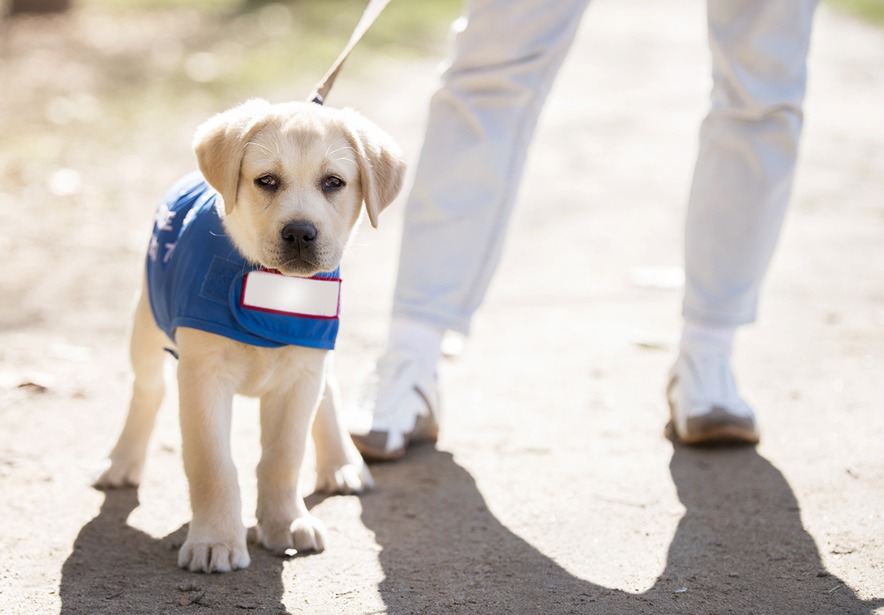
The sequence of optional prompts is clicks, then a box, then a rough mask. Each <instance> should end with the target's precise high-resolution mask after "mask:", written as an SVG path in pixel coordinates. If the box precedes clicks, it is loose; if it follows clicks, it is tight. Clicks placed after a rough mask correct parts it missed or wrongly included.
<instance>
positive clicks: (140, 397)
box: [94, 288, 168, 488]
mask: <svg viewBox="0 0 884 615" xmlns="http://www.w3.org/2000/svg"><path fill="white" fill-rule="evenodd" d="M167 344H168V341H167V339H166V337H165V334H164V333H163V332H162V331H161V330H160V328H159V327H157V325H156V322H155V321H154V318H153V314H152V313H151V310H150V303H149V300H148V297H147V289H146V288H144V289H142V292H141V297H140V298H139V299H138V304H137V306H136V308H135V317H134V319H133V322H132V337H131V341H130V347H129V356H130V361H131V363H132V371H133V374H134V378H133V379H132V397H131V400H130V402H129V414H128V415H127V417H126V424H125V426H124V427H123V431H122V433H121V434H120V438H119V439H118V440H117V444H116V446H114V448H113V450H112V451H111V453H110V455H109V456H108V458H107V459H106V460H105V462H104V468H103V471H102V472H101V474H100V476H99V477H98V479H97V480H96V481H95V483H94V485H95V486H96V487H99V488H105V487H128V486H138V484H139V483H140V482H141V472H142V470H143V468H144V460H145V457H146V456H147V445H148V442H149V441H150V435H151V432H153V427H154V423H155V421H156V416H157V411H158V410H159V408H160V405H161V404H162V401H163V396H164V394H165V389H166V384H165V381H164V378H163V364H164V362H165V350H164V346H165V345H167Z"/></svg>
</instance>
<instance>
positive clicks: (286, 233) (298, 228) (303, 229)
mask: <svg viewBox="0 0 884 615" xmlns="http://www.w3.org/2000/svg"><path fill="white" fill-rule="evenodd" d="M317 234H318V232H317V230H316V227H315V226H313V225H312V224H310V223H309V222H292V223H290V224H286V225H285V226H284V227H283V228H282V238H283V239H284V240H285V241H287V242H288V243H290V244H292V245H296V246H299V247H308V246H309V245H310V244H312V243H313V242H314V241H315V240H316V235H317Z"/></svg>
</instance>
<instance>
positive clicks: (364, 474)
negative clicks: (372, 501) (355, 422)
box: [316, 459, 374, 495]
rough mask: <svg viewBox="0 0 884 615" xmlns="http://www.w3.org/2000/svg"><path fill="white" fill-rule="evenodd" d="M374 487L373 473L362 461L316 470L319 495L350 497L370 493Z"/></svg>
mask: <svg viewBox="0 0 884 615" xmlns="http://www.w3.org/2000/svg"><path fill="white" fill-rule="evenodd" d="M373 486H374V480H373V479H372V478H371V472H370V471H369V469H368V465H366V464H365V462H363V461H362V459H359V462H358V463H347V464H344V465H342V466H337V467H324V468H317V470H316V491H317V492H319V493H338V494H343V495H350V494H354V493H362V492H364V491H368V490H369V489H371V488H372V487H373Z"/></svg>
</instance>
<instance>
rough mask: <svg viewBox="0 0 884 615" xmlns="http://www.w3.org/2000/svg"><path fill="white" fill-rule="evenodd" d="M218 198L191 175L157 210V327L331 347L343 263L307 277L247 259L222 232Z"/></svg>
mask: <svg viewBox="0 0 884 615" xmlns="http://www.w3.org/2000/svg"><path fill="white" fill-rule="evenodd" d="M217 201H218V193H217V192H215V191H214V190H213V189H212V188H211V187H210V186H209V185H208V184H207V183H206V181H205V180H204V179H203V178H202V176H201V175H200V174H199V173H192V174H190V175H187V176H186V177H184V178H182V179H181V180H179V181H178V182H177V183H176V184H175V185H174V186H173V187H172V189H171V190H170V191H169V192H168V193H167V194H166V196H165V198H164V199H163V201H162V203H160V206H159V208H158V209H157V214H156V219H155V221H154V227H153V235H152V236H151V239H150V246H149V248H148V252H147V288H148V293H149V296H150V307H151V310H152V311H153V315H154V318H155V319H156V322H157V324H158V325H159V327H160V328H161V329H162V330H163V331H165V332H166V335H168V336H169V339H171V340H172V341H174V340H175V329H177V328H178V327H190V328H192V329H200V330H202V331H207V332H209V333H215V334H217V335H221V336H224V337H228V338H231V339H234V340H237V341H240V342H244V343H246V344H251V345H253V346H264V347H270V348H276V347H279V346H286V345H296V346H307V347H310V348H322V349H326V350H331V349H333V348H334V346H335V338H336V337H337V333H338V324H339V322H338V306H339V302H338V298H339V296H340V284H341V279H340V269H337V270H335V271H333V272H331V273H319V274H317V275H315V276H313V277H312V278H309V279H308V278H296V277H290V276H283V275H281V274H278V273H275V272H269V271H267V270H265V269H262V268H260V267H257V266H255V265H251V264H249V263H248V262H247V261H246V260H245V259H244V258H243V257H242V256H241V255H240V253H239V252H238V251H237V249H236V248H235V247H234V245H233V244H232V243H231V242H230V240H229V239H228V238H227V233H226V231H225V229H224V226H223V224H222V223H221V216H220V214H219V212H218V210H217V208H216V203H217ZM317 305H318V306H320V307H319V308H317V307H314V306H317ZM305 306H306V309H304V308H305ZM321 306H324V307H321Z"/></svg>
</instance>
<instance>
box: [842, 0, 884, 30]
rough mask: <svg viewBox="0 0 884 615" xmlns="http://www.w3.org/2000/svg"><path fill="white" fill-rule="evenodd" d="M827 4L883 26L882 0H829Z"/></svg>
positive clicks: (883, 4) (883, 6) (883, 1)
mask: <svg viewBox="0 0 884 615" xmlns="http://www.w3.org/2000/svg"><path fill="white" fill-rule="evenodd" d="M829 4H831V5H832V6H834V7H837V8H839V9H843V10H845V11H847V12H849V13H853V14H854V15H857V16H858V17H862V18H863V19H867V20H868V21H870V22H873V23H876V24H878V25H882V26H884V0H829Z"/></svg>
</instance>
